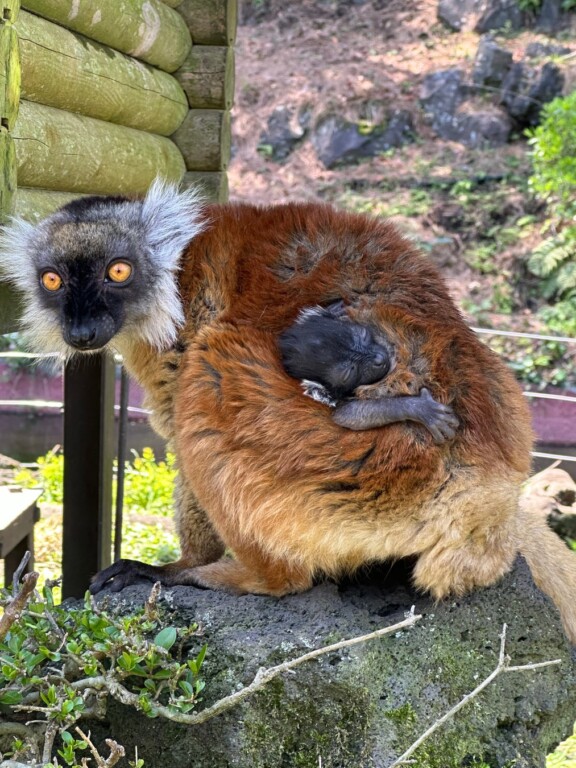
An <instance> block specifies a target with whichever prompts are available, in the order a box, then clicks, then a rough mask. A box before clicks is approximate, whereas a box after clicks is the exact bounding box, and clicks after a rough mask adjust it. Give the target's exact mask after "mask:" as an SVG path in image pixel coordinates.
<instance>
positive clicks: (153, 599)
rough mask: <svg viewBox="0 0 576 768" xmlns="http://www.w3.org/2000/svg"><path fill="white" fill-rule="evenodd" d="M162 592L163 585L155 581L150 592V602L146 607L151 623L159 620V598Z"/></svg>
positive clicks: (147, 602) (147, 601)
mask: <svg viewBox="0 0 576 768" xmlns="http://www.w3.org/2000/svg"><path fill="white" fill-rule="evenodd" d="M161 591H162V584H161V583H160V582H159V581H155V582H154V584H153V585H152V589H151V590H150V595H149V596H148V600H146V605H145V606H144V612H145V614H146V618H147V619H148V620H149V621H154V620H155V619H156V618H158V598H159V597H160V592H161Z"/></svg>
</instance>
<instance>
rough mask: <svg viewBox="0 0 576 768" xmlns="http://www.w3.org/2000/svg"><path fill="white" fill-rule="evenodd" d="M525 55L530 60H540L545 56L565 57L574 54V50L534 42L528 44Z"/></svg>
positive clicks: (552, 44) (562, 46)
mask: <svg viewBox="0 0 576 768" xmlns="http://www.w3.org/2000/svg"><path fill="white" fill-rule="evenodd" d="M524 53H525V55H526V56H527V57H528V58H529V59H539V58H541V57H544V56H564V55H566V54H567V53H572V48H567V47H566V46H565V45H556V44H554V43H539V42H534V43H528V45H527V46H526V50H525V51H524Z"/></svg>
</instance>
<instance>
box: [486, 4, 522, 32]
mask: <svg viewBox="0 0 576 768" xmlns="http://www.w3.org/2000/svg"><path fill="white" fill-rule="evenodd" d="M524 23H525V16H524V13H523V12H522V10H521V9H520V4H519V3H518V0H486V2H485V3H484V8H483V12H482V14H481V15H480V18H479V19H478V20H477V22H476V25H475V27H474V31H475V32H479V33H480V34H483V33H484V32H490V30H492V29H494V30H496V29H521V28H522V26H524Z"/></svg>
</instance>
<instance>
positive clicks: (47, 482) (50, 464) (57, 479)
mask: <svg viewBox="0 0 576 768" xmlns="http://www.w3.org/2000/svg"><path fill="white" fill-rule="evenodd" d="M36 463H37V464H38V471H37V472H36V473H34V472H32V470H30V469H28V468H27V467H23V468H22V469H21V470H20V471H19V472H17V473H16V475H15V476H14V482H15V483H16V484H17V485H22V486H23V487H24V488H35V487H37V486H39V485H40V486H42V488H43V490H44V493H43V495H42V501H47V502H51V503H54V504H62V495H63V488H64V485H63V483H64V456H63V454H62V452H61V450H60V447H59V446H57V447H56V448H53V449H52V450H51V451H48V453H47V454H46V455H45V456H40V457H39V458H38V459H37V462H36Z"/></svg>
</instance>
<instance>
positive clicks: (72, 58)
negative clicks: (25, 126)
mask: <svg viewBox="0 0 576 768" xmlns="http://www.w3.org/2000/svg"><path fill="white" fill-rule="evenodd" d="M15 29H16V31H17V33H18V37H19V40H20V60H21V67H22V98H23V99H27V100H28V101H35V102H39V103H40V104H46V105H48V106H50V107H58V108H59V109H65V110H68V111H69V112H78V113H79V114H81V115H87V116H88V117H95V118H98V119H99V120H106V121H108V122H111V123H119V124H120V125H126V126H129V127H130V128H138V129H139V130H143V131H149V132H150V133H158V134H160V135H162V136H169V135H170V134H171V133H174V131H175V130H176V128H178V126H179V125H181V123H182V121H183V120H184V118H185V116H186V113H187V111H188V104H187V100H186V95H185V93H184V91H183V90H182V88H181V87H180V85H179V84H178V82H177V81H176V79H175V78H174V77H172V75H169V74H167V73H166V72H162V71H161V70H159V69H155V68H154V67H151V66H149V65H148V64H142V63H141V62H138V61H135V60H134V59H132V58H130V57H129V56H126V55H124V54H123V53H119V52H118V51H115V50H113V49H112V48H107V47H106V46H104V45H101V44H100V43H95V42H93V41H92V40H88V39H87V38H85V37H82V36H81V35H78V34H76V33H74V32H70V31H69V30H68V29H65V28H64V27H61V26H59V25H58V24H53V23H52V22H50V21H47V20H46V19H42V18H40V17H39V16H34V15H33V14H31V13H26V12H25V11H22V12H21V13H20V16H19V18H18V21H17V23H16V25H15Z"/></svg>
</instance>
